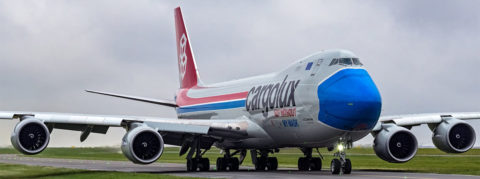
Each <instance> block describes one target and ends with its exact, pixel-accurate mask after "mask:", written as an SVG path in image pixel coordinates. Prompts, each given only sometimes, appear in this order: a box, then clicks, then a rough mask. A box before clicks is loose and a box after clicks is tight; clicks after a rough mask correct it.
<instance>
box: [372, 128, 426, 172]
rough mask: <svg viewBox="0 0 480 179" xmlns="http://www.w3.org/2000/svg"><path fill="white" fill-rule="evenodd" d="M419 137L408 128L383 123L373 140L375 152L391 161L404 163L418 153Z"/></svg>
mask: <svg viewBox="0 0 480 179" xmlns="http://www.w3.org/2000/svg"><path fill="white" fill-rule="evenodd" d="M417 147H418V146H417V139H416V138H415V136H414V135H413V134H412V133H411V132H410V131H409V130H408V129H406V128H404V127H399V126H397V125H394V124H386V125H383V129H382V130H381V131H380V132H378V133H377V134H376V136H375V140H374V141H373V148H374V150H375V153H376V154H377V156H378V157H380V158H381V159H383V160H385V161H387V162H391V163H403V162H407V161H409V160H410V159H412V158H413V157H414V156H415V154H416V153H417Z"/></svg>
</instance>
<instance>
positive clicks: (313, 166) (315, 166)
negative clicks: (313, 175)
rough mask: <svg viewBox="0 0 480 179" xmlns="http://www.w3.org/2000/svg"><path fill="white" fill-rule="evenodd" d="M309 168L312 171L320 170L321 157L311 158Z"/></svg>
mask: <svg viewBox="0 0 480 179" xmlns="http://www.w3.org/2000/svg"><path fill="white" fill-rule="evenodd" d="M310 170H312V171H320V170H322V159H320V158H317V157H315V158H312V159H311V160H310Z"/></svg>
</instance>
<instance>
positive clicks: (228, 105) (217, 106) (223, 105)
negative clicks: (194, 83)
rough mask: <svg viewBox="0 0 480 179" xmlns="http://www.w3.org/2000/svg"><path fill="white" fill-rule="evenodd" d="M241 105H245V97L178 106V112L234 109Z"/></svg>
mask: <svg viewBox="0 0 480 179" xmlns="http://www.w3.org/2000/svg"><path fill="white" fill-rule="evenodd" d="M240 107H245V99H242V100H237V101H227V102H219V103H210V104H199V105H194V106H187V107H179V108H177V113H188V112H198V111H212V110H221V109H232V108H240Z"/></svg>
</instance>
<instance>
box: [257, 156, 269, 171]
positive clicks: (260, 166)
mask: <svg viewBox="0 0 480 179" xmlns="http://www.w3.org/2000/svg"><path fill="white" fill-rule="evenodd" d="M266 163H267V160H266V158H263V157H259V158H257V163H255V170H259V171H261V170H265V167H266Z"/></svg>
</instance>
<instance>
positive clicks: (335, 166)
mask: <svg viewBox="0 0 480 179" xmlns="http://www.w3.org/2000/svg"><path fill="white" fill-rule="evenodd" d="M341 167H342V166H341V164H340V160H338V159H333V160H332V163H331V164H330V171H331V172H332V174H339V173H340V168H341Z"/></svg>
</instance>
